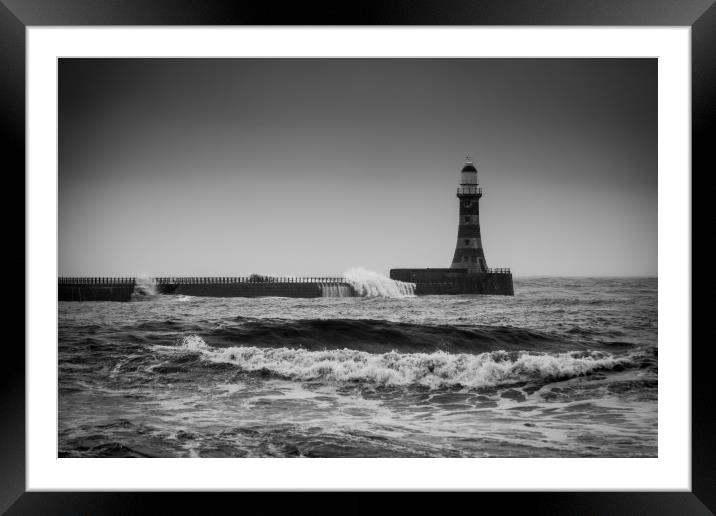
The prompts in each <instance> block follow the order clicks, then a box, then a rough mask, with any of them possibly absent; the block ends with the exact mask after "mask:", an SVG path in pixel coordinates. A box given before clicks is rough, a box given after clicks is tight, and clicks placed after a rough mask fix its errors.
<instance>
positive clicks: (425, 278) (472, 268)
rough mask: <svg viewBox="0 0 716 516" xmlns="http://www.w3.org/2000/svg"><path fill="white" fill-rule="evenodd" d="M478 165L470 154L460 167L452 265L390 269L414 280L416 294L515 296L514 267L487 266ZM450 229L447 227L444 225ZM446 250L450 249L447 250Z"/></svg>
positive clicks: (400, 277)
mask: <svg viewBox="0 0 716 516" xmlns="http://www.w3.org/2000/svg"><path fill="white" fill-rule="evenodd" d="M481 197H482V188H480V184H479V183H478V181H477V167H476V166H475V163H474V162H473V161H472V158H471V157H470V156H467V157H466V158H465V165H464V166H463V167H462V170H461V171H460V186H458V188H457V198H458V200H459V203H460V219H459V221H458V226H457V243H456V244H455V254H454V255H453V258H452V263H451V264H450V267H449V268H438V269H436V268H431V267H428V268H423V269H412V268H411V269H390V279H393V280H396V281H403V282H407V283H414V284H415V290H414V292H415V295H416V296H436V295H437V296H442V295H455V294H489V295H502V296H514V295H515V289H514V287H513V285H512V271H510V269H508V268H503V267H501V268H492V269H488V268H487V263H486V262H485V252H484V251H483V250H482V238H481V236H480V198H481ZM445 230H446V231H448V228H447V227H446V228H445ZM446 251H447V250H446Z"/></svg>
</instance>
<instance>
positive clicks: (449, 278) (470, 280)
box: [390, 268, 515, 296]
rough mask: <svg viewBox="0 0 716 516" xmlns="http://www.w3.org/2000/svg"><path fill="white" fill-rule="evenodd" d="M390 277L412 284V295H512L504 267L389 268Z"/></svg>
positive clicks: (510, 274) (509, 273)
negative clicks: (477, 269) (479, 269)
mask: <svg viewBox="0 0 716 516" xmlns="http://www.w3.org/2000/svg"><path fill="white" fill-rule="evenodd" d="M390 279H393V280H397V281H406V282H409V283H415V295H418V296H431V295H449V294H453V295H455V294H484V295H502V296H514V295H515V291H514V288H513V286H512V273H511V272H509V270H507V269H498V270H497V271H494V270H491V271H488V272H468V269H452V268H451V269H391V270H390Z"/></svg>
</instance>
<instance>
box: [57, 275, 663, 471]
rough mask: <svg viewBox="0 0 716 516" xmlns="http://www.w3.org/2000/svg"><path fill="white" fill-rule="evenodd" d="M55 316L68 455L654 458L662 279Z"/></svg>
mask: <svg viewBox="0 0 716 516" xmlns="http://www.w3.org/2000/svg"><path fill="white" fill-rule="evenodd" d="M376 276H377V275H367V276H366V275H364V276H363V277H361V276H360V274H359V275H357V276H356V275H355V274H354V278H353V279H352V280H351V281H352V283H353V284H354V289H355V291H356V292H358V293H360V294H361V295H360V297H321V298H315V299H295V298H280V297H264V298H204V297H189V296H173V295H166V296H163V295H156V294H154V293H152V292H151V289H150V288H147V289H142V290H141V291H140V292H138V295H137V296H135V298H134V299H133V301H130V302H123V303H120V302H60V303H59V324H58V367H59V385H58V389H59V392H58V415H57V416H58V456H59V457H656V456H657V454H658V449H657V389H658V367H657V363H658V360H657V358H658V352H657V279H656V278H515V281H514V289H515V295H514V296H480V295H459V296H414V295H412V292H413V289H412V286H411V285H410V284H399V283H396V282H392V281H391V280H389V279H387V278H383V277H381V278H380V279H378V280H376Z"/></svg>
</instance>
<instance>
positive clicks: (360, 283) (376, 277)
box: [344, 267, 415, 298]
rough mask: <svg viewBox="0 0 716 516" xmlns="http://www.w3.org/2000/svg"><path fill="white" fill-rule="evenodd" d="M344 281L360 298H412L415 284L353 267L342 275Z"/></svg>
mask: <svg viewBox="0 0 716 516" xmlns="http://www.w3.org/2000/svg"><path fill="white" fill-rule="evenodd" d="M344 276H345V278H346V280H347V281H348V283H350V285H351V286H352V287H353V290H355V293H356V295H358V296H361V297H396V298H401V297H412V296H414V295H415V283H406V282H403V281H395V280H392V279H390V278H388V277H386V276H383V275H382V274H378V273H377V272H375V271H371V270H368V269H364V268H363V267H354V268H352V269H348V270H347V271H346V273H345V274H344Z"/></svg>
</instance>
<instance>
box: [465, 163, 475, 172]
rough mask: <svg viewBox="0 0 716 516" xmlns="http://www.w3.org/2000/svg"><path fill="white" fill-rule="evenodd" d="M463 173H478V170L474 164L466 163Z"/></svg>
mask: <svg viewBox="0 0 716 516" xmlns="http://www.w3.org/2000/svg"><path fill="white" fill-rule="evenodd" d="M462 171H463V172H477V169H476V168H475V165H473V164H472V163H465V166H464V167H462Z"/></svg>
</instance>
